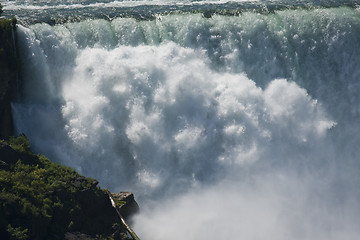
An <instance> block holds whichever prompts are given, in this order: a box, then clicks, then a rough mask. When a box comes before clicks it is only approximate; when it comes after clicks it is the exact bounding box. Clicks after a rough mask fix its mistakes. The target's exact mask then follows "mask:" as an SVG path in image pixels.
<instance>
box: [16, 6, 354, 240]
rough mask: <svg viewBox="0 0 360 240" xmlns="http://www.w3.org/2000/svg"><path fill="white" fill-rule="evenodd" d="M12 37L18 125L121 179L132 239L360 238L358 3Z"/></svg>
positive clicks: (69, 161) (30, 30) (43, 143)
mask: <svg viewBox="0 0 360 240" xmlns="http://www.w3.org/2000/svg"><path fill="white" fill-rule="evenodd" d="M189 6H190V7H192V8H195V7H198V8H200V9H202V7H203V8H204V9H205V8H206V7H207V5H206V4H204V5H196V4H195V5H189ZM224 6H225V7H227V6H228V7H229V8H231V6H232V5H231V3H228V4H224ZM153 7H154V8H160V6H153ZM161 7H162V8H163V9H166V7H167V5H166V4H163V5H161ZM171 7H172V5H169V9H170V8H171ZM99 8H100V7H99ZM66 9H69V8H68V7H67V8H66ZM70 9H71V8H70ZM92 9H93V11H96V10H97V8H96V7H93V8H92ZM134 9H136V10H139V9H140V7H138V8H134ZM57 11H59V14H63V12H61V11H60V10H59V9H58V10H57ZM67 11H71V10H67ZM64 12H65V10H64ZM17 34H18V36H17V37H18V39H19V54H20V57H21V59H22V61H23V62H24V67H23V86H22V98H21V100H20V101H18V102H16V103H14V104H13V112H14V118H15V126H16V129H17V131H18V132H19V133H22V132H23V133H25V134H26V135H27V136H28V137H29V139H30V141H31V143H32V148H33V149H34V150H35V151H37V152H40V153H43V154H46V155H47V156H49V157H50V158H51V159H52V160H53V161H56V162H60V163H62V164H65V165H67V166H70V167H73V168H75V169H76V170H78V171H80V172H81V173H82V174H84V175H86V176H89V177H94V178H96V179H98V180H99V182H100V185H101V186H102V187H106V188H109V189H110V190H111V191H114V192H116V191H122V190H129V191H133V192H134V193H135V195H136V196H137V198H138V200H139V202H140V205H143V211H142V213H141V214H140V215H139V216H137V217H136V219H135V231H136V232H137V233H138V234H139V235H140V237H141V238H142V239H168V238H171V239H184V238H189V239H217V238H244V239H264V238H265V237H266V238H269V239H278V240H279V239H315V238H316V239H334V240H335V239H356V237H357V236H358V235H359V230H358V228H357V226H356V222H357V221H358V220H359V216H360V214H359V213H360V211H359V210H360V202H359V197H360V192H359V190H358V189H359V183H360V181H359V176H360V175H359V174H358V173H359V170H360V164H359V162H358V157H359V151H358V146H359V144H360V137H359V136H358V134H357V132H358V131H359V129H360V128H359V124H358V120H359V116H360V115H359V111H360V108H359V103H360V99H359V96H358V92H359V90H360V89H359V88H360V85H359V83H358V80H359V77H360V69H359V67H358V66H359V64H360V38H359V37H358V36H360V15H359V10H358V8H356V7H355V8H350V7H331V8H294V9H291V8H290V9H282V10H281V11H275V12H273V13H271V14H264V13H262V12H261V13H259V12H257V11H245V12H242V13H241V15H226V14H225V15H221V14H214V15H213V16H211V17H210V18H207V17H204V14H203V13H201V12H200V13H197V12H191V11H184V12H181V11H179V12H176V13H171V14H163V13H161V14H158V15H156V16H155V17H154V18H149V19H146V20H139V19H137V18H134V17H129V16H126V17H115V18H113V19H111V20H105V19H100V18H95V19H85V20H81V21H75V22H65V23H62V24H55V25H50V24H47V23H37V24H30V25H29V26H21V25H19V27H18V30H17Z"/></svg>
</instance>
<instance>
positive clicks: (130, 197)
mask: <svg viewBox="0 0 360 240" xmlns="http://www.w3.org/2000/svg"><path fill="white" fill-rule="evenodd" d="M112 196H113V197H114V199H116V200H117V201H118V202H122V203H123V204H122V205H121V206H120V213H121V216H122V217H123V218H124V219H125V220H127V221H129V220H131V217H132V216H133V215H134V214H136V213H138V212H139V210H140V208H139V205H138V204H137V202H136V201H135V198H134V194H133V193H131V192H120V193H112Z"/></svg>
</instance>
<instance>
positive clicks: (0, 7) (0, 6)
mask: <svg viewBox="0 0 360 240" xmlns="http://www.w3.org/2000/svg"><path fill="white" fill-rule="evenodd" d="M2 12H3V10H2V5H1V3H0V15H1V13H2Z"/></svg>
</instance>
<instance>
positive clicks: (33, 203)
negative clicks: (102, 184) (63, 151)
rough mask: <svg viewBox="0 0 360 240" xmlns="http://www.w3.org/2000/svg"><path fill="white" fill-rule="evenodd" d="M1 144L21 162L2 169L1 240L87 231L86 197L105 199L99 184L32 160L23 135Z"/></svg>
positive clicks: (41, 159) (38, 159) (37, 157)
mask: <svg viewBox="0 0 360 240" xmlns="http://www.w3.org/2000/svg"><path fill="white" fill-rule="evenodd" d="M1 143H2V144H5V145H6V146H10V147H11V148H12V149H14V150H15V151H16V153H17V154H18V155H17V156H18V157H19V160H17V161H13V162H12V163H8V164H7V165H6V166H5V165H4V164H3V166H2V167H1V168H0V239H19V240H25V239H56V238H58V237H59V238H63V236H64V234H65V233H66V232H77V231H79V229H80V231H81V230H83V227H82V224H83V221H84V219H83V218H81V217H79V216H81V215H84V214H86V213H83V212H84V211H85V210H84V209H83V208H84V206H83V205H84V196H83V195H84V193H86V192H87V195H86V197H85V200H88V201H94V199H95V200H96V199H98V198H99V197H101V198H103V197H104V196H105V195H106V194H105V193H104V191H103V190H101V189H100V188H99V187H97V186H96V184H97V181H96V180H94V179H91V178H85V177H83V176H81V175H79V174H78V173H77V172H75V171H74V170H73V169H71V168H68V167H64V166H61V165H59V164H56V163H53V162H51V161H50V160H49V159H47V158H46V157H44V156H42V155H35V154H33V153H32V152H31V151H30V144H29V141H28V139H27V138H26V136H24V135H22V136H19V137H17V138H10V140H9V141H8V142H5V141H2V142H1ZM1 157H3V156H0V158H1ZM0 160H2V161H3V162H4V159H0ZM5 162H6V161H5ZM113 227H114V226H113ZM118 235H121V237H118V238H116V239H126V237H125V236H124V234H123V233H119V234H118ZM96 239H112V236H111V235H105V236H103V235H102V236H100V235H98V236H97V237H96Z"/></svg>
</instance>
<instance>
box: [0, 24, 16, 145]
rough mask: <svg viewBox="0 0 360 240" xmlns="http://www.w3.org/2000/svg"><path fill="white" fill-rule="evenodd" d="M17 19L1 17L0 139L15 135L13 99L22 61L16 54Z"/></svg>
mask: <svg viewBox="0 0 360 240" xmlns="http://www.w3.org/2000/svg"><path fill="white" fill-rule="evenodd" d="M15 28H16V19H12V20H8V19H0V139H8V138H9V137H10V136H11V135H13V121H12V114H11V105H10V103H11V101H12V99H13V95H14V91H13V87H14V86H15V85H16V81H17V77H18V71H19V68H20V61H19V60H18V58H17V56H16V46H15V42H16V40H15V39H14V38H15V34H14V31H15Z"/></svg>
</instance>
